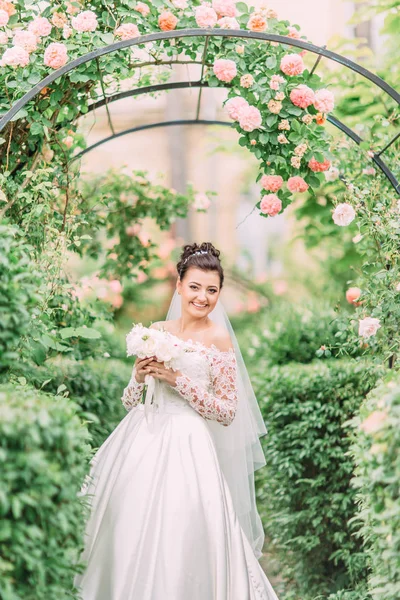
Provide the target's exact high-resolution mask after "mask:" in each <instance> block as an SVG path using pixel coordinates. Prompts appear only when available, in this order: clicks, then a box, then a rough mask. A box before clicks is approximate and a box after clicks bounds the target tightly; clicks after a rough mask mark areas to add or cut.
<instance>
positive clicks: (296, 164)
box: [290, 156, 301, 169]
mask: <svg viewBox="0 0 400 600" xmlns="http://www.w3.org/2000/svg"><path fill="white" fill-rule="evenodd" d="M290 164H291V165H292V167H294V168H295V169H300V165H301V158H300V156H292V157H291V159H290Z"/></svg>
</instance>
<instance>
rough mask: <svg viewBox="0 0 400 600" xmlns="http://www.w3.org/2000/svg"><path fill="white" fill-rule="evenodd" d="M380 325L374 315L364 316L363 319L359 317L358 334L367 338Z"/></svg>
mask: <svg viewBox="0 0 400 600" xmlns="http://www.w3.org/2000/svg"><path fill="white" fill-rule="evenodd" d="M380 327H381V323H380V320H379V319H377V318H375V317H365V319H359V321H358V335H360V336H361V337H363V338H369V337H371V335H375V334H376V332H377V331H378V329H379V328H380Z"/></svg>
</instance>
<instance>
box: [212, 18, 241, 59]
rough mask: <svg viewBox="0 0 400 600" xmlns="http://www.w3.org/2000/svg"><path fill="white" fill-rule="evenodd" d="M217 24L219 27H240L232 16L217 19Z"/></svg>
mask: <svg viewBox="0 0 400 600" xmlns="http://www.w3.org/2000/svg"><path fill="white" fill-rule="evenodd" d="M217 25H218V27H221V29H240V25H239V23H238V22H237V21H236V19H235V18H234V17H221V19H218V21H217ZM243 48H244V47H243ZM236 51H237V50H236ZM238 54H240V52H239V53H238Z"/></svg>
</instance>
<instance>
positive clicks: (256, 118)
mask: <svg viewBox="0 0 400 600" xmlns="http://www.w3.org/2000/svg"><path fill="white" fill-rule="evenodd" d="M261 123H262V118H261V113H260V111H259V110H258V108H256V107H255V106H250V105H248V106H244V107H243V108H241V109H240V110H239V125H240V127H241V128H242V129H243V130H244V131H249V132H250V131H254V129H258V128H259V127H260V126H261Z"/></svg>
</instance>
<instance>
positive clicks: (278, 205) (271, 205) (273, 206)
mask: <svg viewBox="0 0 400 600" xmlns="http://www.w3.org/2000/svg"><path fill="white" fill-rule="evenodd" d="M260 210H261V212H262V213H264V214H265V215H269V216H270V217H275V216H276V215H277V214H278V213H279V212H280V211H281V210H282V202H281V200H280V199H279V198H278V196H277V195H276V194H267V195H266V196H264V197H263V198H262V200H261V204H260Z"/></svg>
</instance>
